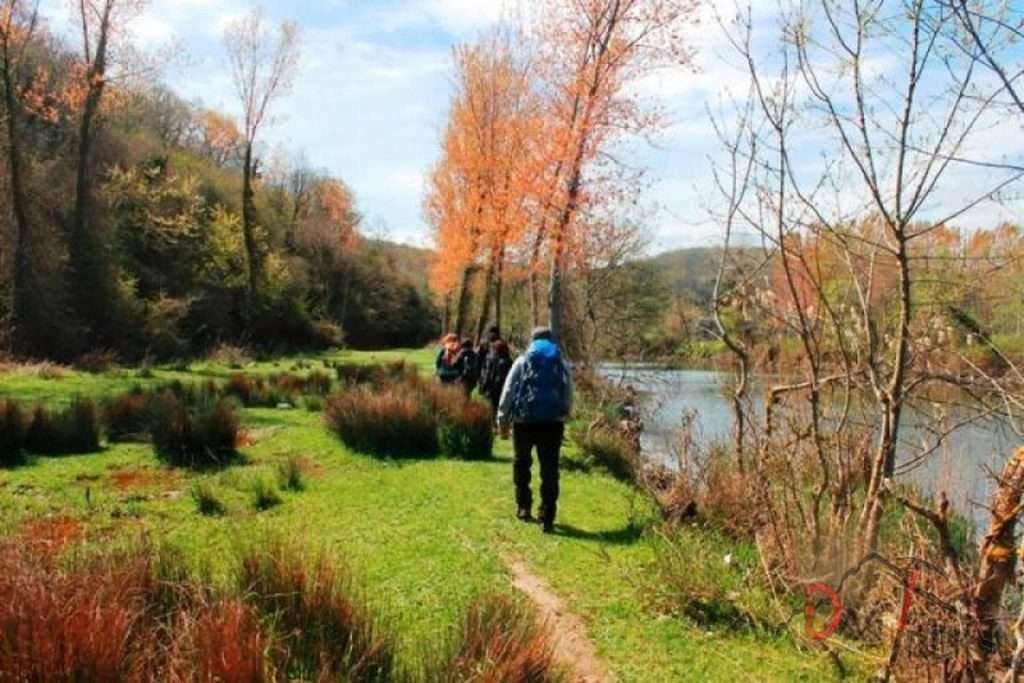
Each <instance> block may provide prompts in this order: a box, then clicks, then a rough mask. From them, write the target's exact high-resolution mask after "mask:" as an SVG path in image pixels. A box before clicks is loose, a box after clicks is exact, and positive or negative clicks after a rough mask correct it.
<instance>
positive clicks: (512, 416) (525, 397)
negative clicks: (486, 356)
mask: <svg viewBox="0 0 1024 683" xmlns="http://www.w3.org/2000/svg"><path fill="white" fill-rule="evenodd" d="M571 411H572V373H571V372H570V370H569V366H568V364H567V363H566V362H565V360H564V359H563V358H562V352H561V349H559V347H558V344H557V343H555V341H554V339H553V338H552V336H551V330H549V329H547V328H545V327H540V328H537V329H536V330H534V332H533V341H532V343H531V344H530V348H529V349H527V350H526V353H524V354H523V355H521V356H520V357H519V358H517V359H516V362H515V363H513V365H512V369H511V370H510V371H509V374H508V379H507V380H506V381H505V388H504V390H503V391H502V393H501V401H500V402H499V404H498V424H499V425H500V426H501V428H502V430H503V432H507V430H508V426H509V424H511V425H512V444H513V449H514V450H515V463H514V465H513V478H514V480H515V485H516V504H517V506H518V512H517V514H516V516H517V517H518V518H519V519H521V520H523V521H529V520H531V519H532V511H533V490H532V489H531V488H530V468H531V467H532V465H533V449H534V448H536V449H537V460H538V461H539V462H540V499H541V506H540V509H539V510H538V515H537V516H538V518H539V520H540V523H541V524H542V525H543V527H544V533H548V534H549V533H552V532H553V531H554V528H555V514H556V512H557V508H558V493H559V491H558V461H559V458H560V455H561V449H562V438H563V437H564V435H565V421H566V420H567V419H569V413H570V412H571Z"/></svg>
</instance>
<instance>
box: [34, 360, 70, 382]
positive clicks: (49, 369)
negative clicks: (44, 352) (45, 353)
mask: <svg viewBox="0 0 1024 683" xmlns="http://www.w3.org/2000/svg"><path fill="white" fill-rule="evenodd" d="M35 375H36V377H38V378H39V379H46V380H59V379H64V378H65V377H67V376H68V369H67V368H66V367H64V366H63V365H58V364H56V363H51V362H49V361H43V362H42V363H39V364H38V365H36V366H35Z"/></svg>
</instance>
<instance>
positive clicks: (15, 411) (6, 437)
mask: <svg viewBox="0 0 1024 683" xmlns="http://www.w3.org/2000/svg"><path fill="white" fill-rule="evenodd" d="M28 427H29V420H28V416H27V415H25V411H23V410H22V409H21V406H19V405H18V404H17V403H15V402H14V401H7V400H0V467H19V466H21V465H24V464H25V445H26V437H27V435H28Z"/></svg>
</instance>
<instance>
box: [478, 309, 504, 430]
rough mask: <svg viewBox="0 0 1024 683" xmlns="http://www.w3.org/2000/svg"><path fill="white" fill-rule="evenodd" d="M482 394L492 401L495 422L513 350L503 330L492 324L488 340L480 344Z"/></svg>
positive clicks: (488, 332)
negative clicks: (503, 335) (502, 336)
mask: <svg viewBox="0 0 1024 683" xmlns="http://www.w3.org/2000/svg"><path fill="white" fill-rule="evenodd" d="M479 357H480V361H481V362H480V395H481V396H483V397H484V398H486V399H487V400H488V401H490V403H491V409H492V410H493V414H494V419H495V423H497V419H498V402H499V401H500V400H501V390H502V389H504V388H505V380H506V379H507V378H508V373H509V370H511V369H512V352H511V350H510V349H509V346H508V344H507V343H506V342H505V340H504V339H502V338H501V330H500V329H498V326H497V325H492V326H491V327H490V329H488V331H487V341H486V342H485V343H484V344H482V345H481V346H480V351H479Z"/></svg>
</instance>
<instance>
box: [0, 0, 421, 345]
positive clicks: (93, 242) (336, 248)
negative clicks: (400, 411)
mask: <svg viewBox="0 0 1024 683" xmlns="http://www.w3.org/2000/svg"><path fill="white" fill-rule="evenodd" d="M129 5H130V3H107V4H105V5H104V7H108V8H109V9H110V11H109V12H106V13H96V12H95V10H96V9H97V7H94V6H93V3H83V5H82V9H81V12H82V17H81V18H82V20H83V23H82V27H83V28H82V31H83V35H82V37H81V41H71V42H69V41H67V40H65V39H64V38H61V37H59V36H58V35H57V34H56V33H54V32H51V31H50V30H48V28H47V24H46V23H44V21H43V18H42V17H40V16H38V15H37V14H35V11H34V10H32V9H30V7H29V4H28V3H19V2H14V3H4V5H3V8H4V13H3V16H0V22H2V26H0V95H3V97H2V100H0V121H2V122H3V124H4V125H3V135H2V141H0V152H2V155H3V162H4V163H3V164H2V165H0V192H2V194H3V197H4V201H3V202H2V206H3V210H2V211H0V291H2V296H0V316H2V319H3V320H4V324H3V325H2V326H0V334H2V335H3V339H0V343H2V344H3V346H4V347H9V348H10V349H12V350H13V351H15V352H17V353H19V354H25V355H32V356H46V357H51V358H55V359H62V360H67V359H73V358H75V357H77V356H79V355H81V354H83V353H86V352H89V351H96V350H104V351H109V352H114V353H116V354H118V355H120V356H122V357H126V358H136V359H137V358H140V357H143V356H151V357H157V358H167V357H179V356H184V355H189V354H193V353H196V352H201V351H203V350H204V349H207V348H209V347H211V346H213V345H216V344H218V343H222V342H225V343H238V344H243V345H247V346H252V347H254V348H263V349H275V350H282V349H296V348H306V347H322V346H326V345H335V344H339V343H341V342H343V341H345V342H347V343H349V344H351V345H353V346H357V347H367V346H387V345H397V344H409V345H416V344H420V343H423V342H424V341H426V340H427V339H428V338H429V337H431V336H434V335H436V333H437V329H438V322H437V313H436V311H435V309H434V307H433V305H432V304H431V302H430V299H429V297H428V296H427V295H426V294H425V287H424V283H423V282H418V281H416V280H415V279H413V278H410V277H408V276H407V275H405V274H404V273H406V272H407V271H408V270H409V269H408V268H407V267H406V265H407V264H408V262H409V260H410V259H413V260H416V259H420V260H422V259H423V258H424V257H423V255H422V254H421V253H418V252H416V250H411V249H409V248H405V247H398V246H396V245H390V244H388V243H386V242H382V241H379V240H372V239H367V238H365V237H364V236H363V235H362V223H363V218H362V216H361V215H360V213H359V210H358V207H357V199H356V197H354V196H353V194H352V192H351V190H350V188H349V187H348V186H347V185H346V184H345V182H344V180H342V179H340V178H335V177H331V176H330V175H329V174H328V173H326V172H323V171H319V170H317V169H316V168H314V167H312V166H311V165H310V164H309V162H307V161H306V160H305V159H304V157H303V156H301V155H299V154H292V153H289V152H288V151H287V150H282V149H276V148H269V147H267V146H265V145H262V144H261V143H260V141H259V140H258V139H257V138H256V133H257V132H258V127H256V128H255V129H254V127H253V126H252V123H253V121H252V120H251V118H252V117H246V118H245V119H244V120H243V121H241V125H239V123H237V122H236V121H235V120H234V119H233V118H231V117H229V116H227V115H225V114H223V113H221V112H217V111H213V110H210V109H208V108H205V107H204V106H203V105H202V104H200V103H195V102H186V101H183V100H182V99H181V98H180V97H178V96H176V95H175V94H174V93H173V92H172V91H171V90H170V89H169V88H167V87H165V86H163V85H160V84H159V83H158V82H156V83H155V84H154V80H158V79H156V76H157V74H158V72H157V70H156V67H155V64H154V62H155V61H157V60H158V59H159V57H158V56H153V55H149V56H146V55H137V54H135V52H134V50H133V49H132V46H131V45H130V44H127V43H126V42H124V41H123V40H122V33H121V24H122V23H123V22H124V21H125V20H126V18H127V16H128V14H127V13H128V11H129V9H130V8H129ZM257 19H258V17H257ZM240 28H241V29H244V30H247V31H252V30H255V31H256V33H257V34H260V35H264V36H265V37H266V38H267V42H268V43H271V36H270V32H269V31H268V29H267V27H266V26H263V25H260V26H256V27H253V26H241V27H240ZM287 28H288V27H287V26H285V27H282V32H281V36H280V38H279V39H278V41H279V42H278V43H277V44H276V49H277V50H278V51H279V52H278V54H279V55H280V54H284V53H286V52H287V51H289V50H290V51H291V52H292V53H294V51H295V50H297V45H295V44H294V42H292V41H293V37H289V36H290V34H289V32H288V31H287V30H286V29H287ZM72 42H80V43H81V44H72ZM228 47H229V53H230V54H231V56H232V60H233V61H232V63H233V64H235V65H237V66H240V67H245V66H246V64H245V60H247V59H248V60H249V62H250V63H259V62H258V60H257V59H256V58H255V55H256V52H258V50H261V49H265V48H266V46H262V45H261V46H253V45H244V44H243V45H239V44H237V43H236V44H235V45H234V48H235V49H234V51H233V52H232V51H231V48H232V45H231V44H230V43H229V45H228ZM271 47H274V45H273V44H271ZM246 49H249V53H246V52H245V50H246ZM254 51H256V52H254ZM281 51H284V52H281ZM239 60H241V61H239ZM273 75H274V74H269V75H268V76H273ZM277 76H281V77H287V74H277ZM282 92H283V90H282ZM276 94H277V93H275V92H273V91H265V92H263V93H262V96H263V98H264V99H263V101H262V102H259V103H258V104H261V105H263V107H264V111H263V112H261V115H262V114H265V113H266V106H267V105H269V104H271V103H272V101H273V96H274V95H276ZM242 95H243V104H245V100H244V97H245V96H246V94H245V93H244V92H243V93H242ZM249 95H252V93H249ZM256 95H261V93H256ZM246 111H248V109H246ZM420 270H421V271H422V267H421V268H420Z"/></svg>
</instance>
